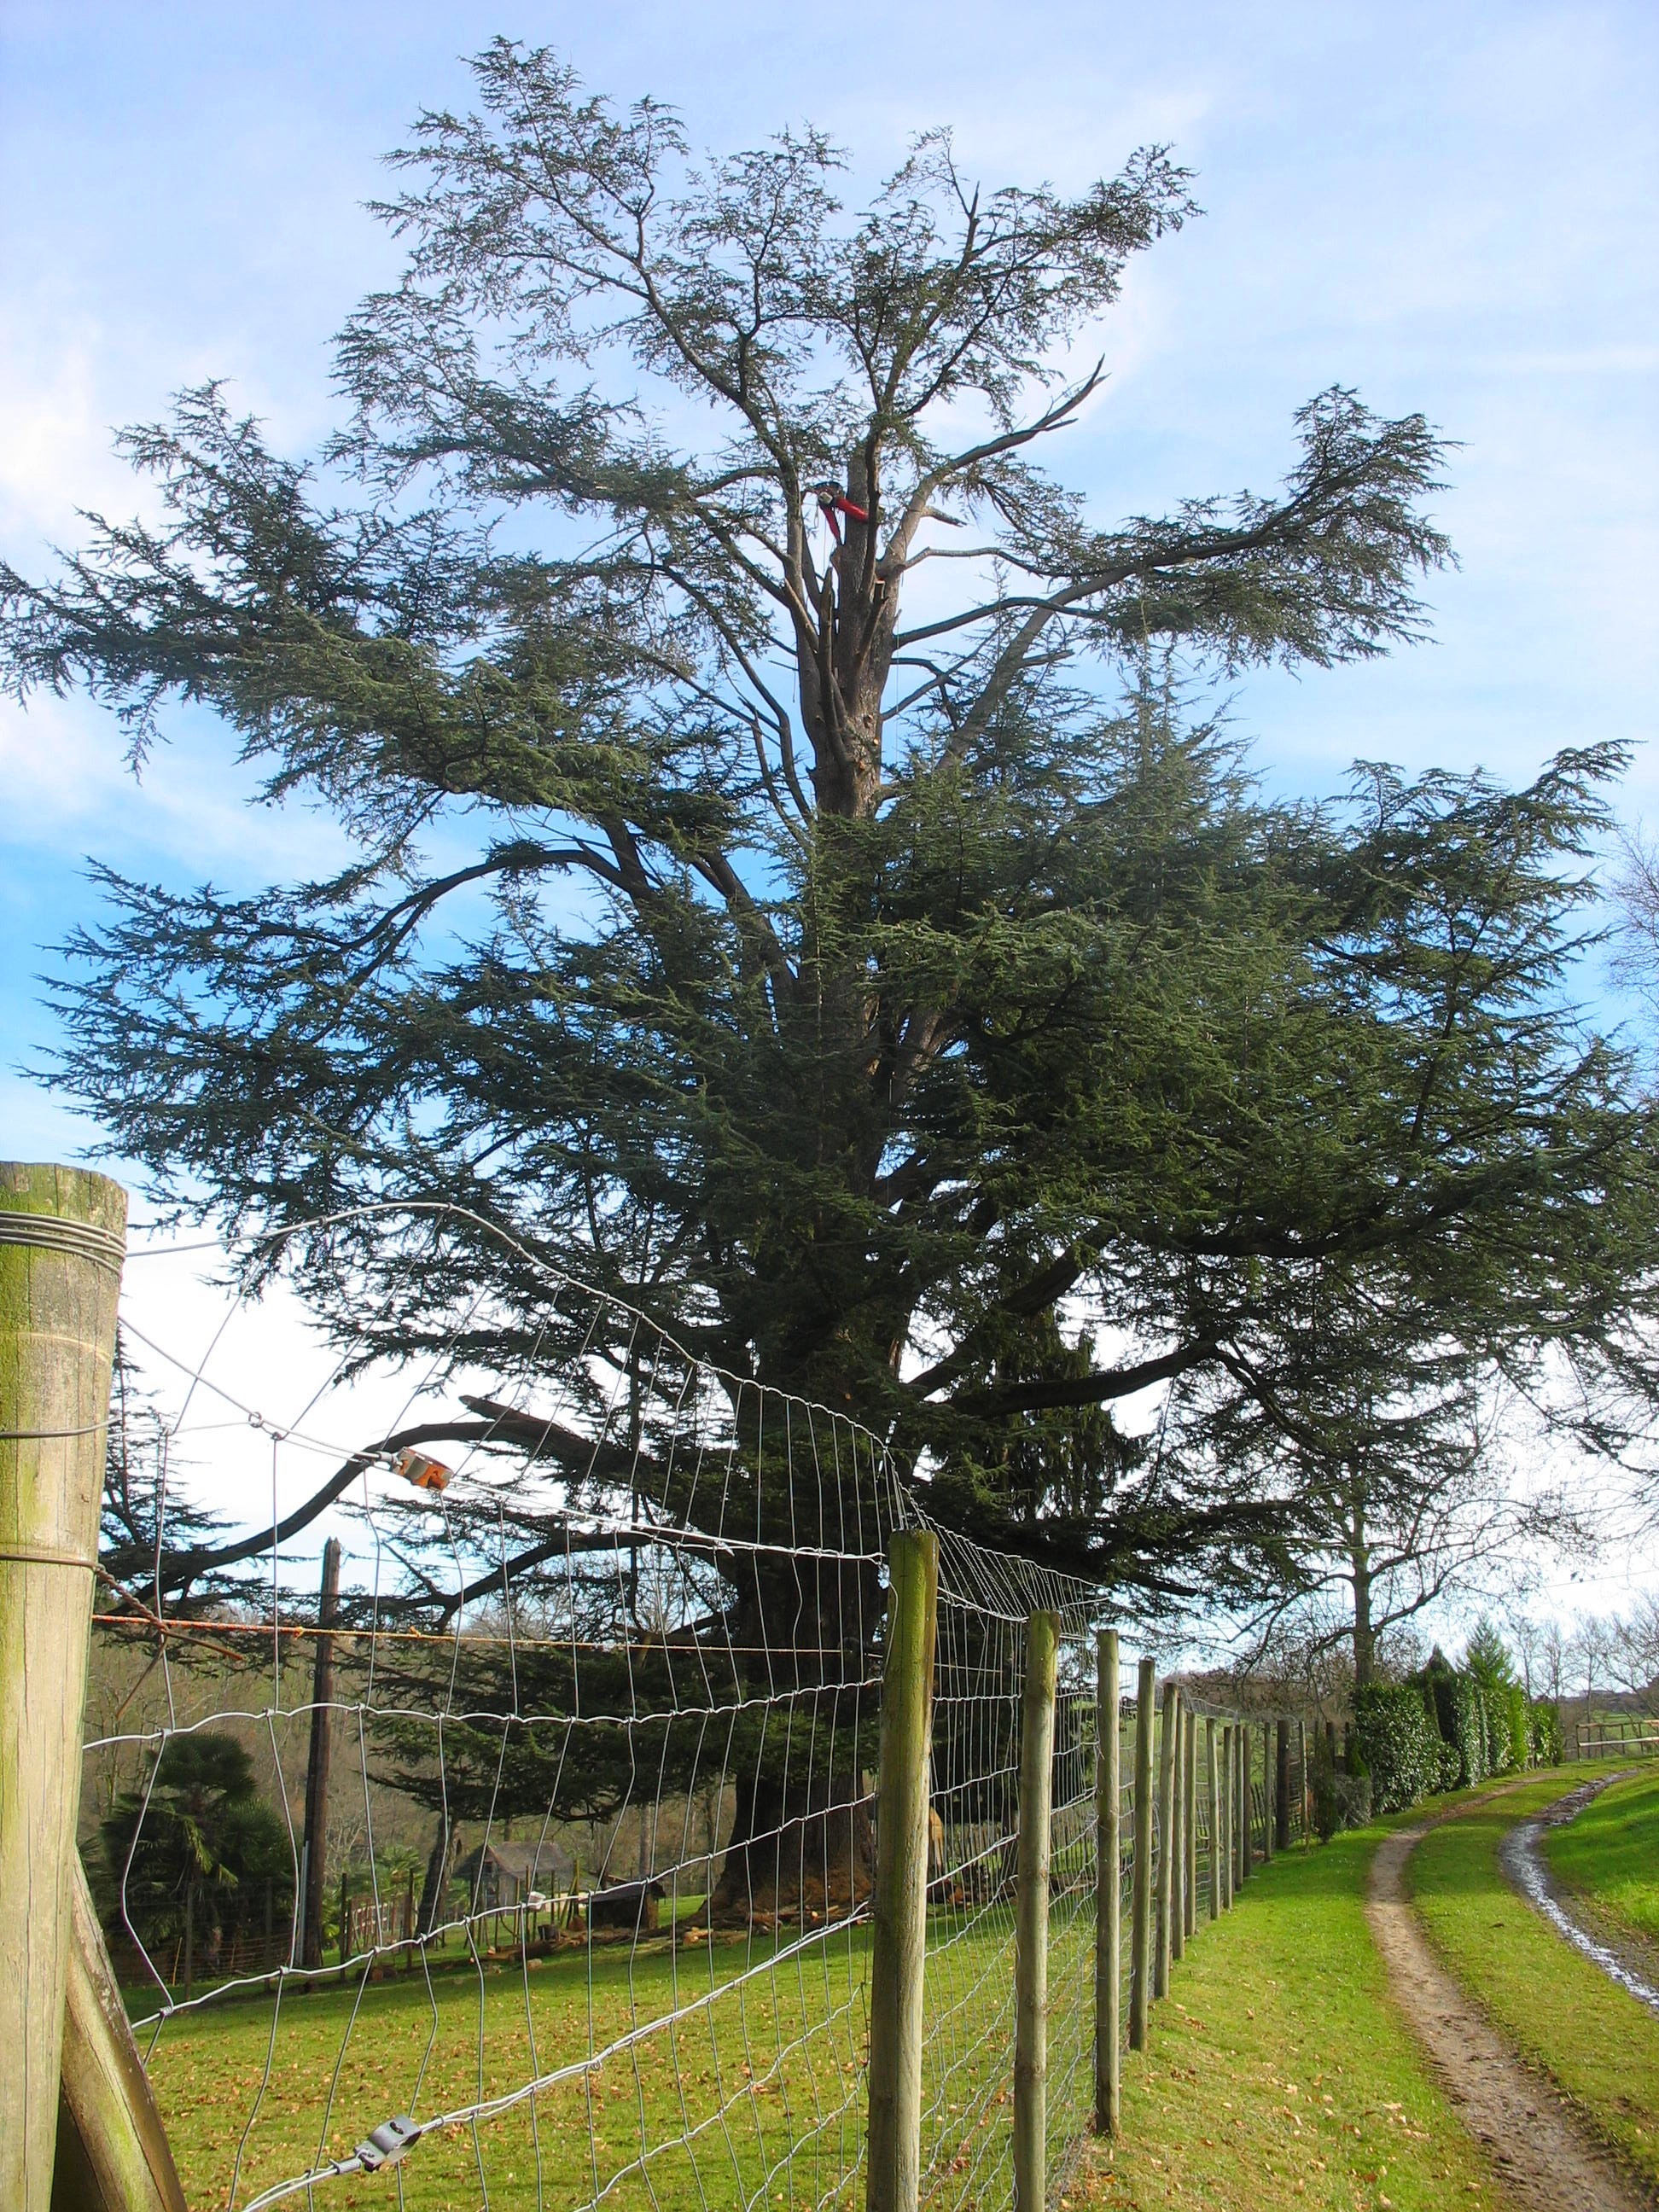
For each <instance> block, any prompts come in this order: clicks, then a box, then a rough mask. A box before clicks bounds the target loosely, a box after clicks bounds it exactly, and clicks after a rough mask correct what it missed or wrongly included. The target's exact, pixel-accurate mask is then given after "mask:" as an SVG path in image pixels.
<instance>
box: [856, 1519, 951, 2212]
mask: <svg viewBox="0 0 1659 2212" xmlns="http://www.w3.org/2000/svg"><path fill="white" fill-rule="evenodd" d="M887 1558H888V1571H889V1578H890V1588H889V1593H888V1602H887V1651H886V1663H885V1665H884V1668H883V1672H882V1690H881V1748H880V1753H879V1764H878V1774H877V1785H876V1809H877V1822H878V1826H877V1832H876V1887H875V1896H874V1899H873V1900H872V1915H871V1917H872V1937H871V1956H870V2066H869V2083H870V2109H869V2121H868V2127H869V2137H868V2147H867V2155H866V2169H867V2179H866V2185H865V2203H866V2206H867V2207H868V2212H915V2203H916V2198H917V2193H918V2191H919V2190H920V2188H921V2037H922V2011H921V2005H922V1978H923V1969H924V1966H925V1963H926V1959H927V1811H928V1803H927V1797H928V1790H927V1755H928V1747H929V1745H930V1744H931V1742H932V1740H933V1644H934V1638H935V1634H936V1632H937V1626H938V1620H939V1538H938V1537H937V1536H935V1535H934V1534H933V1531H932V1530H931V1529H917V1530H902V1531H900V1532H898V1533H896V1534H894V1535H893V1536H892V1537H891V1539H890V1541H889V1544H888V1549H887Z"/></svg>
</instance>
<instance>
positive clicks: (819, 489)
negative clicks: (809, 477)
mask: <svg viewBox="0 0 1659 2212" xmlns="http://www.w3.org/2000/svg"><path fill="white" fill-rule="evenodd" d="M812 489H813V491H814V492H815V493H816V494H817V502H818V513H820V514H821V515H822V516H823V519H824V520H825V521H826V522H827V523H828V524H829V528H830V531H831V532H832V534H833V535H834V538H835V540H836V544H837V545H839V544H841V518H842V515H843V514H847V515H850V516H851V517H852V519H853V520H854V522H868V520H870V510H869V509H868V507H859V506H856V505H855V504H854V501H852V500H850V499H848V496H847V495H846V493H845V492H844V491H843V490H842V489H841V486H840V485H839V484H832V483H821V484H814V485H813V487H812Z"/></svg>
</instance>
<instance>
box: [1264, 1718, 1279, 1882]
mask: <svg viewBox="0 0 1659 2212" xmlns="http://www.w3.org/2000/svg"><path fill="white" fill-rule="evenodd" d="M1278 1807H1279V1793H1278V1791H1277V1790H1276V1789H1275V1787H1274V1772H1273V1722H1272V1721H1263V1722H1262V1723H1261V1857H1262V1860H1263V1862H1264V1863H1265V1862H1266V1861H1267V1860H1269V1859H1271V1858H1272V1857H1273V1849H1274V1845H1275V1844H1276V1843H1277V1840H1278V1835H1277V1831H1278V1820H1277V1817H1276V1816H1277V1813H1278Z"/></svg>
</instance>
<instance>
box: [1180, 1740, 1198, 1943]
mask: <svg viewBox="0 0 1659 2212" xmlns="http://www.w3.org/2000/svg"><path fill="white" fill-rule="evenodd" d="M1197 1765H1198V1715H1197V1714H1196V1713H1194V1712H1193V1711H1188V1714H1187V1716H1186V1719H1185V1721H1184V1723H1183V1724H1182V1759H1181V1771H1182V1778H1183V1780H1184V1784H1185V1791H1184V1796H1183V1801H1182V1815H1181V1836H1182V1843H1183V1844H1185V1846H1186V1850H1185V1854H1184V1863H1183V1865H1182V1884H1181V1894H1182V1925H1183V1927H1184V1929H1185V1930H1186V1933H1187V1934H1188V1936H1192V1935H1194V1934H1196V1932H1197V1929H1198V1774H1197Z"/></svg>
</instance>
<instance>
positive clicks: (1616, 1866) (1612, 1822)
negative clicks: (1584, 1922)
mask: <svg viewBox="0 0 1659 2212" xmlns="http://www.w3.org/2000/svg"><path fill="white" fill-rule="evenodd" d="M1544 1856H1545V1857H1546V1858H1547V1860H1548V1861H1549V1864H1550V1871H1551V1872H1552V1873H1553V1875H1555V1876H1556V1877H1557V1879H1558V1880H1559V1882H1560V1884H1561V1886H1562V1887H1563V1889H1564V1890H1565V1891H1567V1892H1570V1893H1571V1895H1572V1897H1573V1898H1574V1899H1576V1900H1578V1901H1580V1902H1582V1903H1583V1904H1584V1905H1589V1908H1590V1911H1591V1914H1592V1915H1593V1916H1594V1917H1595V1919H1596V1920H1598V1921H1600V1922H1601V1923H1604V1924H1605V1925H1606V1926H1607V1929H1608V1930H1609V1932H1610V1933H1611V1934H1612V1935H1613V1936H1614V1937H1615V1939H1619V1938H1623V1939H1626V1940H1630V1939H1634V1943H1635V1944H1636V1945H1637V1946H1638V1947H1640V1948H1642V1949H1643V1950H1644V1952H1645V1953H1647V1954H1649V1955H1650V1957H1651V1958H1652V1959H1653V1960H1654V1961H1655V1962H1656V1963H1659V1759H1656V1760H1652V1761H1650V1762H1649V1765H1648V1768H1647V1771H1645V1772H1644V1773H1640V1774H1636V1775H1632V1778H1630V1780H1629V1781H1628V1782H1615V1783H1613V1784H1611V1785H1610V1786H1609V1787H1608V1788H1607V1789H1606V1790H1603V1791H1602V1793H1601V1796H1599V1797H1597V1798H1596V1799H1595V1801H1594V1802H1593V1803H1591V1804H1589V1805H1588V1806H1586V1807H1585V1808H1584V1810H1583V1812H1582V1813H1581V1814H1579V1815H1578V1818H1577V1820H1573V1821H1571V1822H1570V1823H1569V1825H1568V1826H1565V1828H1556V1829H1553V1831H1552V1832H1551V1833H1550V1834H1549V1836H1548V1837H1547V1838H1546V1841H1545V1844H1544Z"/></svg>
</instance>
